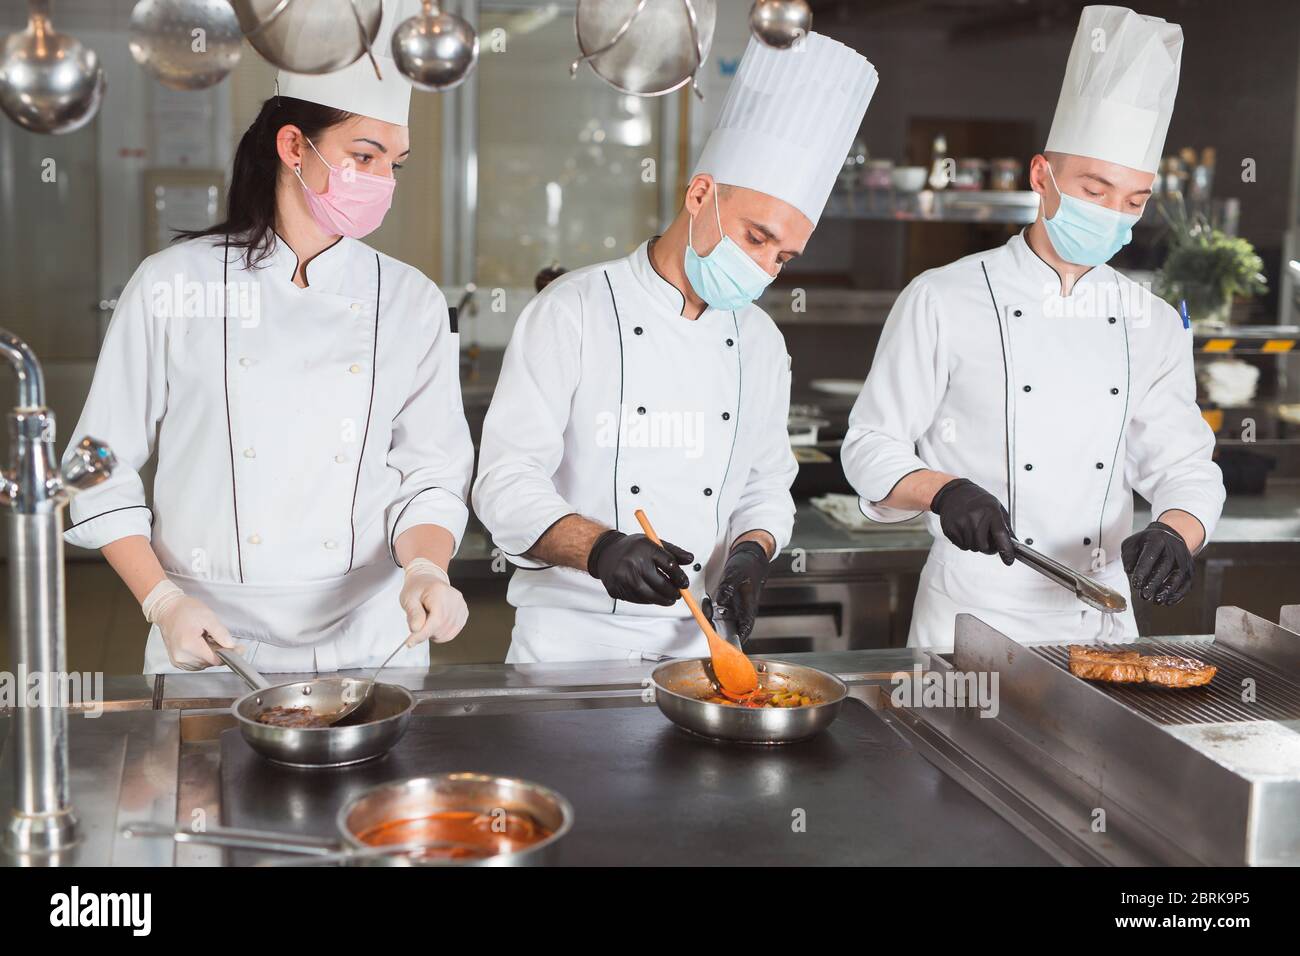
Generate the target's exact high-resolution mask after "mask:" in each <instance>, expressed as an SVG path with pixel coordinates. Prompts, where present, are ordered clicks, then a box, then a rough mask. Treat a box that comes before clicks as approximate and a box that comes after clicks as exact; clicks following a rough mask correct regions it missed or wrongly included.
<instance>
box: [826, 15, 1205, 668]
mask: <svg viewBox="0 0 1300 956" xmlns="http://www.w3.org/2000/svg"><path fill="white" fill-rule="evenodd" d="M1099 36H1102V37H1105V38H1107V42H1106V43H1105V44H1102V45H1101V46H1100V47H1098V46H1097V45H1096V38H1097V37H1099ZM1182 43H1183V40H1182V31H1181V30H1180V29H1179V27H1178V26H1177V25H1176V24H1171V23H1166V22H1164V21H1163V20H1159V19H1156V18H1154V17H1144V16H1140V15H1139V14H1136V13H1134V12H1133V11H1132V10H1126V9H1124V8H1123V7H1111V6H1094V7H1086V8H1084V11H1083V15H1082V17H1081V19H1080V23H1079V29H1078V33H1077V34H1076V36H1075V41H1074V47H1073V49H1072V50H1071V53H1070V57H1069V62H1068V64H1067V66H1066V69H1065V85H1064V87H1063V89H1062V91H1061V96H1060V100H1059V102H1058V105H1057V109H1056V117H1055V121H1054V122H1053V124H1052V129H1051V132H1050V133H1049V135H1048V137H1047V150H1046V153H1045V154H1044V155H1039V156H1035V157H1034V160H1033V164H1032V166H1031V168H1030V183H1031V185H1032V186H1033V188H1034V190H1035V191H1036V192H1038V193H1039V194H1040V196H1041V197H1042V208H1041V209H1040V211H1039V214H1038V218H1037V221H1035V222H1034V223H1033V224H1032V225H1031V226H1030V227H1029V228H1028V229H1027V230H1025V232H1023V233H1022V234H1020V235H1017V236H1013V237H1012V238H1011V240H1010V241H1009V242H1007V244H1006V245H1004V246H1001V247H999V248H997V249H994V250H991V251H989V252H981V253H978V254H976V255H973V256H968V257H967V258H965V259H961V260H959V261H957V262H954V263H952V264H950V265H947V266H944V267H943V268H940V269H934V270H932V271H930V272H926V273H924V274H922V275H921V276H919V277H917V278H916V279H915V280H913V281H912V283H911V284H910V285H909V286H908V287H907V288H906V289H905V290H904V291H903V293H902V295H901V296H899V299H898V302H897V303H896V304H895V306H894V309H893V311H892V312H891V313H890V316H889V320H888V321H887V322H886V323H885V328H884V331H883V333H882V335H881V339H880V346H879V348H878V349H877V350H876V357H875V359H874V361H873V363H872V366H871V371H870V374H869V375H868V376H867V381H866V385H865V387H864V388H863V391H862V394H861V396H860V397H859V398H858V401H857V404H856V405H855V406H854V409H853V412H852V414H851V415H850V417H849V432H848V435H847V437H846V438H845V441H844V446H843V448H842V449H841V455H840V457H841V460H842V462H843V464H844V470H845V473H846V475H847V476H848V478H849V480H850V482H852V484H853V486H854V487H855V488H856V489H857V491H858V493H859V494H860V495H861V498H862V509H863V512H864V513H865V514H867V515H868V517H871V518H873V519H875V520H877V521H899V520H904V519H907V518H911V517H913V516H915V515H916V514H918V513H920V512H923V511H924V512H928V514H927V523H928V525H929V527H930V530H931V532H932V533H933V534H934V536H935V543H934V546H933V547H932V548H931V550H930V556H929V559H928V560H927V561H926V564H925V568H924V570H923V571H922V572H921V580H920V584H919V587H918V590H917V597H916V607H915V610H914V612H913V614H912V629H911V635H910V637H909V641H908V642H909V644H911V645H912V646H920V647H927V648H935V649H939V650H943V649H950V648H951V647H952V646H953V642H954V621H955V618H956V615H957V614H959V613H961V612H969V613H972V614H974V615H976V616H977V617H979V618H981V619H982V620H983V621H984V623H986V624H989V625H991V626H993V627H996V628H998V629H999V630H1002V631H1003V632H1004V633H1005V634H1007V635H1008V636H1010V637H1012V638H1014V639H1015V640H1017V641H1020V642H1021V643H1034V642H1039V641H1059V640H1085V641H1087V640H1092V639H1096V638H1099V637H1100V638H1107V637H1111V636H1112V635H1113V634H1114V630H1115V626H1116V624H1117V623H1118V624H1119V625H1121V626H1122V628H1123V630H1125V631H1126V632H1127V634H1128V635H1129V636H1130V637H1132V636H1135V635H1136V631H1137V625H1136V621H1135V618H1134V615H1133V613H1132V610H1131V608H1130V609H1129V610H1128V611H1126V612H1125V613H1124V614H1122V615H1116V616H1114V617H1103V616H1102V615H1101V614H1100V613H1099V612H1097V611H1094V610H1092V609H1090V608H1088V607H1086V606H1085V605H1083V604H1082V603H1081V602H1080V601H1079V600H1078V599H1077V598H1075V596H1074V594H1073V593H1072V592H1068V591H1066V590H1064V589H1062V588H1060V587H1059V586H1057V585H1056V584H1054V583H1053V582H1051V581H1048V580H1046V579H1045V578H1042V577H1040V576H1038V575H1037V574H1035V572H1033V571H1032V570H1030V569H1029V568H1027V567H1025V566H1023V565H1019V564H1016V565H1012V561H1013V560H1014V558H1013V550H1012V548H1013V545H1012V541H1011V538H1012V534H1013V531H1014V534H1015V535H1017V536H1019V538H1020V539H1021V540H1023V541H1024V543H1025V544H1027V545H1030V546H1031V547H1033V548H1035V549H1037V550H1040V551H1043V552H1045V553H1046V554H1047V555H1048V556H1049V557H1052V558H1055V559H1056V560H1057V561H1059V562H1061V563H1063V564H1066V565H1068V566H1070V567H1071V568H1074V569H1075V570H1078V571H1081V572H1083V573H1085V574H1089V575H1092V576H1094V577H1095V578H1097V579H1099V580H1100V581H1101V582H1102V583H1103V584H1106V585H1108V586H1109V587H1111V588H1113V589H1115V590H1117V591H1120V592H1121V593H1127V592H1128V591H1129V590H1130V588H1131V589H1132V593H1133V594H1134V595H1135V596H1138V597H1141V598H1142V599H1143V600H1148V601H1154V602H1155V603H1157V604H1174V603H1177V602H1178V601H1179V600H1181V599H1182V598H1183V596H1184V595H1185V594H1186V593H1187V591H1188V589H1189V588H1190V587H1191V584H1192V571H1193V561H1192V555H1193V554H1194V553H1195V551H1196V550H1197V549H1198V548H1199V547H1201V545H1202V544H1203V543H1204V542H1205V541H1206V539H1207V538H1208V537H1209V536H1210V535H1211V534H1212V533H1213V531H1214V526H1215V522H1216V521H1218V518H1219V514H1220V512H1221V510H1222V508H1223V500H1224V490H1223V479H1222V475H1221V474H1220V472H1219V468H1218V466H1217V465H1215V464H1214V462H1213V461H1211V458H1210V456H1211V453H1212V452H1213V450H1214V435H1213V434H1212V433H1211V431H1210V428H1209V427H1208V426H1207V425H1206V424H1205V422H1204V420H1203V419H1202V418H1201V414H1200V410H1199V409H1198V408H1197V405H1196V381H1195V377H1194V375H1193V369H1192V335H1191V332H1190V330H1188V329H1186V328H1185V327H1184V326H1183V323H1182V322H1181V321H1180V319H1179V316H1178V314H1177V313H1176V312H1175V311H1174V309H1173V308H1171V307H1170V306H1169V305H1168V304H1167V303H1165V302H1162V301H1161V300H1159V299H1157V298H1156V297H1155V296H1154V295H1152V294H1151V292H1150V291H1149V290H1147V289H1145V288H1143V287H1142V286H1140V285H1139V284H1138V283H1136V282H1134V281H1133V280H1131V279H1129V278H1128V277H1126V276H1124V275H1123V274H1121V273H1120V272H1118V271H1116V270H1115V269H1112V268H1110V267H1109V266H1108V265H1107V264H1106V263H1107V261H1108V260H1109V259H1110V258H1111V257H1112V256H1114V255H1115V253H1117V252H1118V251H1119V250H1120V248H1121V247H1122V246H1123V245H1124V244H1125V243H1126V242H1128V240H1129V238H1130V237H1131V235H1132V232H1131V230H1132V227H1133V225H1134V223H1136V222H1137V220H1138V217H1139V216H1140V215H1141V213H1142V210H1143V207H1144V206H1145V204H1146V201H1147V199H1148V198H1149V197H1150V195H1151V187H1152V185H1153V180H1154V178H1155V173H1156V170H1157V169H1158V167H1159V163H1160V156H1161V152H1162V149H1163V146H1164V140H1165V132H1166V130H1167V128H1168V126H1169V119H1170V115H1171V114H1172V112H1173V105H1174V96H1175V93H1176V91H1177V87H1178V69H1179V60H1180V56H1181V52H1182ZM1134 491H1136V492H1138V493H1139V494H1141V495H1142V497H1143V498H1145V499H1146V500H1147V501H1149V502H1151V504H1152V513H1153V515H1154V516H1155V517H1156V518H1157V520H1156V521H1154V522H1152V523H1151V524H1150V525H1148V526H1147V527H1146V528H1144V529H1143V530H1141V531H1138V532H1137V533H1132V532H1133V492H1134ZM981 552H982V553H981ZM994 553H997V554H999V555H1001V558H1002V561H1001V562H999V561H998V560H995V559H994V558H992V557H989V555H992V554H994ZM1004 564H1005V565H1008V566H1006V567H1004V566H1003V565H1004Z"/></svg>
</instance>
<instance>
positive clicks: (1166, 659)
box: [1070, 644, 1218, 687]
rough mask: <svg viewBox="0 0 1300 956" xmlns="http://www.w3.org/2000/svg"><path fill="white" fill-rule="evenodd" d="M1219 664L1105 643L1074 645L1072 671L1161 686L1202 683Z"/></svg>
mask: <svg viewBox="0 0 1300 956" xmlns="http://www.w3.org/2000/svg"><path fill="white" fill-rule="evenodd" d="M1217 671H1218V668H1217V667H1215V666H1214V665H1213V664H1207V663H1205V662H1204V661H1199V660H1197V659H1196V658H1194V657H1173V656H1171V655H1168V654H1148V655H1143V654H1139V653H1138V652H1137V651H1116V650H1108V649H1106V648H1104V647H1085V646H1084V645H1082V644H1071V645H1070V673H1071V674H1073V675H1074V676H1075V677H1082V678H1083V679H1084V680H1095V681H1104V682H1107V683H1111V684H1156V685H1159V686H1160V687H1202V686H1204V685H1205V684H1208V683H1209V682H1210V681H1211V680H1213V679H1214V675H1215V673H1216V672H1217Z"/></svg>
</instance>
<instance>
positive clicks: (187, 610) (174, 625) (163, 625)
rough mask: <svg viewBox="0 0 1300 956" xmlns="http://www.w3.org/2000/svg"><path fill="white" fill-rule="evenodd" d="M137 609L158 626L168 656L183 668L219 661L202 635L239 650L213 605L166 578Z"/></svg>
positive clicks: (218, 663) (231, 648) (191, 669)
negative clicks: (191, 595)
mask: <svg viewBox="0 0 1300 956" xmlns="http://www.w3.org/2000/svg"><path fill="white" fill-rule="evenodd" d="M140 609H141V610H143V611H144V619H145V620H146V621H148V622H149V623H150V624H156V625H158V630H159V632H160V633H161V634H162V639H163V645H164V646H165V647H166V648H167V656H168V657H169V658H171V662H172V663H173V664H174V665H176V666H177V667H179V668H180V669H181V670H183V671H201V670H203V668H205V667H215V666H219V665H220V664H221V659H220V658H219V657H217V655H216V654H215V653H213V651H212V648H210V647H209V646H208V642H207V640H206V639H205V636H204V635H206V636H207V637H210V638H212V640H213V642H214V643H216V644H218V645H220V646H221V647H225V648H229V649H230V650H232V651H238V650H239V648H238V647H236V645H235V639H234V638H233V637H231V636H230V632H229V631H228V630H226V626H225V625H224V624H222V623H221V621H220V620H219V619H218V618H217V615H216V614H215V613H214V612H213V610H212V608H210V607H208V606H207V605H206V604H204V603H203V602H202V601H200V600H199V599H198V598H192V597H189V596H188V595H186V593H185V592H184V591H182V590H181V589H180V588H179V587H177V586H176V585H175V584H173V583H172V582H171V581H169V580H168V579H167V578H163V579H162V580H161V581H159V582H158V584H157V585H156V586H155V587H154V589H153V590H152V591H150V592H149V593H148V594H147V595H146V596H145V599H144V602H143V603H142V604H141V605H140Z"/></svg>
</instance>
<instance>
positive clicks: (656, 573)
mask: <svg viewBox="0 0 1300 956" xmlns="http://www.w3.org/2000/svg"><path fill="white" fill-rule="evenodd" d="M694 560H695V556H694V555H693V554H691V553H690V552H689V551H683V550H682V549H681V548H679V547H677V545H675V544H671V543H670V542H668V541H665V542H664V544H663V547H662V548H661V547H659V545H657V544H655V543H654V542H653V541H651V540H650V539H649V538H647V537H646V536H645V535H643V534H624V533H623V532H621V531H606V532H605V533H604V534H602V535H601V536H600V537H599V538H597V539H596V542H595V544H593V545H592V546H591V553H590V554H589V555H587V571H588V572H589V573H590V574H591V576H592V577H593V578H597V579H599V581H600V583H601V584H603V585H605V590H606V591H607V592H608V593H609V596H610V597H612V598H615V599H616V600H619V601H631V602H632V603H633V604H660V605H662V606H664V607H671V606H672V605H674V604H676V603H677V600H678V599H679V598H680V597H681V594H680V593H679V592H680V590H681V589H682V588H688V587H690V586H691V581H690V578H688V577H687V576H686V572H685V571H683V570H682V569H681V565H683V564H690V563H691V562H692V561H694Z"/></svg>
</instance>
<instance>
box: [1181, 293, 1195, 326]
mask: <svg viewBox="0 0 1300 956" xmlns="http://www.w3.org/2000/svg"><path fill="white" fill-rule="evenodd" d="M1178 314H1179V315H1181V316H1182V317H1183V328H1185V329H1190V328H1191V327H1192V320H1191V319H1190V318H1188V316H1187V300H1186V299H1179V300H1178Z"/></svg>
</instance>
